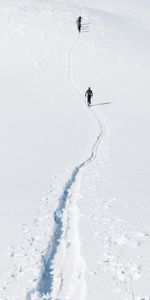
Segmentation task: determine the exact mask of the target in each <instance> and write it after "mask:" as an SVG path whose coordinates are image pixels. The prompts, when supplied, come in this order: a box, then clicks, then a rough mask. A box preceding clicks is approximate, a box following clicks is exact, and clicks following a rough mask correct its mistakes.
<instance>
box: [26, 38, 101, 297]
mask: <svg viewBox="0 0 150 300" xmlns="http://www.w3.org/2000/svg"><path fill="white" fill-rule="evenodd" d="M79 40H80V35H79V36H78V38H77V39H76V41H75V42H74V43H73V45H72V46H71V48H70V51H69V55H68V78H69V80H70V82H71V83H72V86H73V88H75V90H76V91H77V93H78V94H79V95H80V97H81V98H82V101H83V103H84V100H83V96H82V94H81V92H80V89H79V88H78V86H77V85H76V84H75V82H74V80H73V79H72V75H71V58H72V52H73V50H74V48H75V46H76V45H77V43H78V42H79ZM91 112H92V114H93V116H94V118H95V119H96V121H97V123H98V127H99V133H98V136H97V138H96V141H95V143H94V145H93V147H92V149H91V152H90V155H89V156H88V157H87V158H86V159H85V160H84V161H83V162H81V163H80V164H79V165H78V166H76V167H75V168H74V170H73V171H72V174H71V175H70V177H69V179H68V181H67V182H66V184H65V186H64V189H63V193H62V194H61V195H60V197H59V199H58V207H57V209H56V211H55V212H54V222H55V228H54V232H53V236H52V239H51V240H50V241H49V244H48V247H47V250H46V253H45V254H44V255H43V256H42V258H41V272H40V277H39V280H38V283H37V286H36V288H34V289H32V290H30V291H28V292H27V296H26V300H32V299H43V297H45V296H46V298H44V299H56V298H53V296H52V297H51V295H52V292H53V290H55V286H54V281H55V280H54V273H55V272H54V271H55V265H53V263H54V260H55V257H56V255H57V252H58V248H59V247H60V245H61V243H62V238H63V233H66V232H67V231H68V229H69V226H70V225H68V222H67V224H66V225H65V224H64V219H63V215H64V213H65V211H66V212H68V211H69V209H70V208H69V209H66V207H67V204H68V202H71V201H70V198H71V199H72V198H73V197H74V192H73V191H74V186H77V185H78V178H79V174H80V173H81V170H83V169H84V168H86V167H87V166H88V164H90V163H92V162H93V160H94V159H95V158H96V156H97V150H98V146H99V144H100V141H101V139H102V137H103V132H104V131H103V127H102V124H101V122H100V121H99V119H98V118H97V116H96V114H95V112H93V111H92V110H91ZM75 198H76V197H75ZM75 200H76V199H75ZM75 200H74V201H73V200H72V202H73V204H72V206H71V210H72V209H73V211H74V210H75V211H76V214H78V213H77V211H78V208H77V206H75V202H76V201H75ZM77 219H78V217H77V218H75V219H74V221H73V227H74V229H73V230H74V234H75V235H76V241H78V243H77V244H78V249H77V252H78V254H76V256H77V255H78V256H79V261H80V269H82V270H80V271H78V273H79V274H80V275H79V277H82V279H83V281H82V282H83V286H82V287H80V289H81V294H80V295H81V298H80V299H85V294H86V291H85V290H86V288H85V278H84V275H85V274H84V272H85V262H84V259H83V257H82V255H81V252H80V242H79V241H80V239H79V233H78V225H77ZM74 246H75V245H74ZM74 275H75V274H74ZM59 277H60V284H59V287H58V288H56V290H58V294H59V293H60V292H61V289H62V287H63V275H62V274H59ZM71 285H72V286H70V293H69V295H68V297H70V294H71V291H72V295H73V289H74V286H73V285H74V284H73V282H72V283H71ZM35 297H36V298H35ZM65 299H70V298H65Z"/></svg>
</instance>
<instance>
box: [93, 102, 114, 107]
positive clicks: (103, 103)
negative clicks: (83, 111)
mask: <svg viewBox="0 0 150 300" xmlns="http://www.w3.org/2000/svg"><path fill="white" fill-rule="evenodd" d="M108 104H111V102H101V103H96V104H92V105H91V106H98V105H108Z"/></svg>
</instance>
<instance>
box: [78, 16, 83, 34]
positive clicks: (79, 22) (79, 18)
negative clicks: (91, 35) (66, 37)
mask: <svg viewBox="0 0 150 300" xmlns="http://www.w3.org/2000/svg"><path fill="white" fill-rule="evenodd" d="M81 21H82V17H81V16H80V17H78V19H77V27H78V31H79V33H80V31H81V27H82V25H81Z"/></svg>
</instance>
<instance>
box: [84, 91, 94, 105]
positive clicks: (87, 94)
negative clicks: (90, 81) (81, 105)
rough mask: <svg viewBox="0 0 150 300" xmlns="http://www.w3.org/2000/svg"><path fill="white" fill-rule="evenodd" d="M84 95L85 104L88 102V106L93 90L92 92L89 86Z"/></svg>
mask: <svg viewBox="0 0 150 300" xmlns="http://www.w3.org/2000/svg"><path fill="white" fill-rule="evenodd" d="M85 97H87V104H88V106H90V105H91V98H92V97H93V92H92V90H91V88H90V87H89V88H88V90H87V91H86V93H85Z"/></svg>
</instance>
